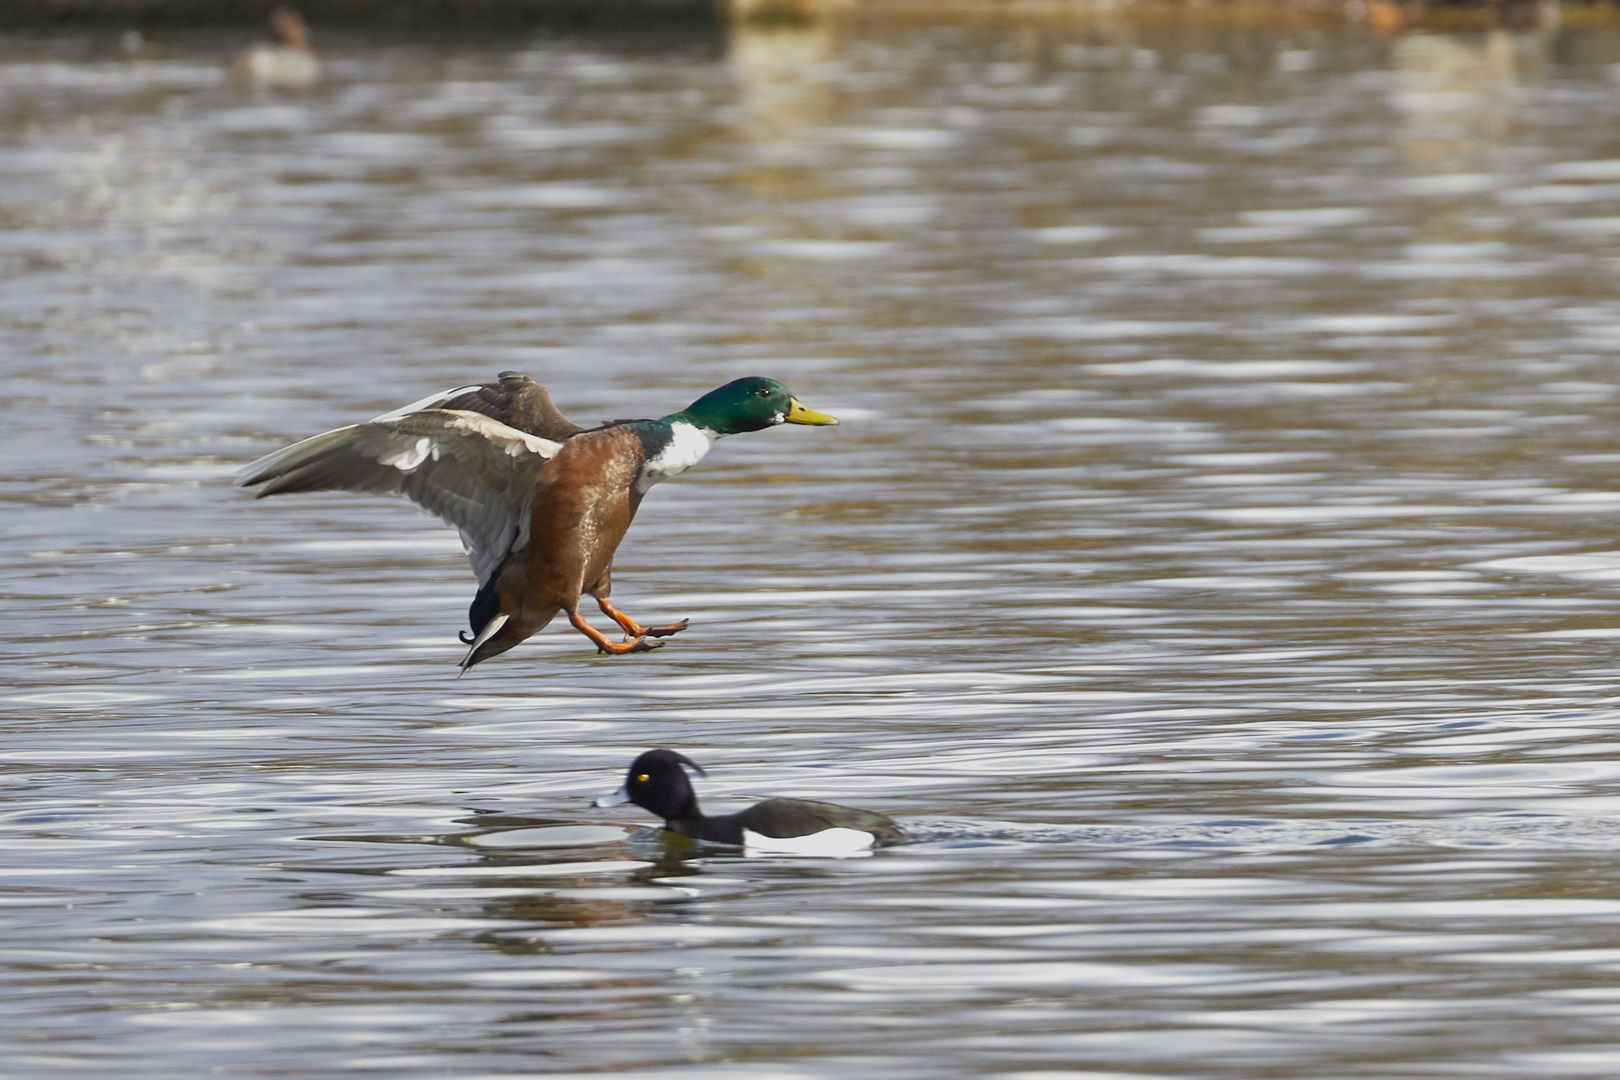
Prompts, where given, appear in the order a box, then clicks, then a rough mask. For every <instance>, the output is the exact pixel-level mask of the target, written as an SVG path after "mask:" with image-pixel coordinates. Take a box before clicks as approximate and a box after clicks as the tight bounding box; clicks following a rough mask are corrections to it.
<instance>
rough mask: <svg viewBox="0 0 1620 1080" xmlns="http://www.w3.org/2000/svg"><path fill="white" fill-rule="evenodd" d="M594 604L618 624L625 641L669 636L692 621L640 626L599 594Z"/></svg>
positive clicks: (678, 631)
mask: <svg viewBox="0 0 1620 1080" xmlns="http://www.w3.org/2000/svg"><path fill="white" fill-rule="evenodd" d="M596 606H597V607H599V608H601V609H602V614H604V615H606V616H607V617H608V618H610V619H612V620H613V621H614V622H616V623H618V624H619V627H620V629H622V630H623V631H624V639H625V640H626V641H629V640H630V639H631V638H644V637H669V635H671V634H678V633H680V632H681V631H682V630H685V629H686V624H687V623H689V622H691V621H692V620H691V619H682V620H681V621H680V622H678V623H676V624H675V625H673V626H642V625H641V624H640V623H638V622H636V620H634V619H632V618H631V617H630V616H628V615H626V614H625V613H624V612H622V611H620V610H619V609H618V608H616V607H614V606H613V605H612V604H611V603H609V602H608V601H606V600H604V599H602V598H601V597H600V596H598V597H597V598H596Z"/></svg>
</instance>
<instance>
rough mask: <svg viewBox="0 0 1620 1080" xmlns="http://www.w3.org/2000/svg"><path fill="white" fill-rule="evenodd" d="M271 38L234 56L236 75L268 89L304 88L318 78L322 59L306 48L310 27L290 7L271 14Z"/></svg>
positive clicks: (308, 86)
mask: <svg viewBox="0 0 1620 1080" xmlns="http://www.w3.org/2000/svg"><path fill="white" fill-rule="evenodd" d="M270 38H271V40H270V41H265V42H260V43H259V44H257V45H254V46H252V47H251V48H249V49H247V50H245V51H244V52H243V53H242V54H241V55H240V56H238V57H237V58H236V66H235V69H234V70H235V73H236V75H237V77H238V78H240V79H242V80H244V81H246V82H249V83H252V84H253V85H254V86H258V87H263V88H264V89H267V90H307V89H309V88H310V87H312V86H314V85H315V84H316V83H318V82H320V80H321V62H320V60H319V59H318V58H317V57H316V56H315V50H314V49H311V48H310V47H309V27H308V25H307V24H306V23H305V22H304V17H303V16H302V15H300V14H298V12H297V11H295V10H293V9H292V8H290V7H278V8H276V9H275V10H274V11H272V12H271V13H270Z"/></svg>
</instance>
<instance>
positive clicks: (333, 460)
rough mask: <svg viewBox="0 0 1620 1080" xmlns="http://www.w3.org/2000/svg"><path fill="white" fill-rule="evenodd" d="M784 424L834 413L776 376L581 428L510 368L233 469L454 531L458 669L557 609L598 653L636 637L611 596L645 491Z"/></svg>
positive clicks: (640, 633)
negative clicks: (368, 495) (593, 608)
mask: <svg viewBox="0 0 1620 1080" xmlns="http://www.w3.org/2000/svg"><path fill="white" fill-rule="evenodd" d="M780 423H797V424H816V425H821V424H836V423H837V421H836V420H834V419H833V418H832V417H830V416H824V415H823V414H821V413H816V412H812V411H811V410H809V409H806V408H805V407H804V406H802V405H800V404H799V403H798V402H797V401H796V400H794V399H793V397H792V395H790V394H789V393H788V392H787V389H786V388H785V387H783V386H782V385H781V384H780V383H778V382H776V381H774V380H772V379H760V378H748V379H738V380H736V381H734V382H731V383H727V384H726V385H725V386H723V387H720V388H719V389H718V390H715V391H712V392H711V393H709V394H706V395H704V396H703V397H702V398H700V399H698V400H697V401H696V402H693V403H692V405H691V406H689V407H688V408H686V409H683V410H682V411H680V412H678V413H671V414H670V415H669V416H666V417H663V418H662V419H659V420H627V421H617V422H614V423H612V424H608V425H606V426H604V427H601V428H596V429H592V430H586V429H584V428H581V427H579V426H578V425H576V424H573V423H571V422H569V421H568V420H567V419H566V418H564V417H563V415H562V414H561V413H560V412H559V411H558V410H557V408H556V406H555V405H553V404H552V402H551V397H550V395H549V394H547V393H546V391H545V389H544V388H543V387H540V386H538V385H536V384H535V383H533V382H531V381H530V380H529V379H528V378H527V377H526V376H523V375H520V374H518V373H516V372H503V373H502V374H501V377H500V381H499V382H498V383H491V384H488V385H484V386H463V387H457V388H455V389H453V390H447V391H445V392H443V393H441V394H435V395H433V396H431V397H427V398H423V399H422V400H421V401H418V402H414V403H412V404H411V405H407V406H405V407H404V408H403V409H397V410H395V411H394V412H390V413H384V414H383V415H382V416H379V417H377V418H376V419H374V420H371V421H369V422H368V423H365V424H355V425H352V426H350V427H346V428H338V429H337V430H335V431H328V432H325V433H324V434H321V435H316V436H314V437H313V438H310V439H305V440H304V441H303V442H301V443H296V444H294V445H292V446H289V447H286V448H285V449H282V450H278V451H276V452H275V453H273V454H269V455H267V456H265V457H263V458H260V459H259V460H258V461H255V462H254V463H253V464H251V465H249V466H247V467H246V468H245V469H243V470H242V472H241V474H240V476H239V477H238V481H239V482H240V483H241V484H243V485H244V486H253V485H258V484H263V485H264V487H263V490H261V491H260V492H259V495H260V497H263V496H265V495H275V494H279V493H283V492H292V491H315V490H333V489H341V490H347V491H372V492H394V493H399V494H403V495H406V496H408V497H409V498H411V499H412V500H414V501H415V502H417V503H418V504H419V505H421V506H423V507H424V508H426V509H428V510H430V511H432V512H433V513H435V514H437V515H439V516H440V517H441V518H443V519H444V520H446V521H448V522H449V523H450V524H452V525H454V526H456V528H457V529H459V530H460V532H461V537H462V541H463V543H464V544H465V546H466V548H467V552H468V557H469V559H470V560H471V562H472V566H473V572H474V573H475V574H477V575H478V580H479V590H478V595H477V596H476V597H475V598H474V600H473V603H472V607H471V609H470V610H469V612H468V616H469V621H470V623H471V626H472V636H471V637H464V638H463V639H462V640H463V641H464V642H466V643H467V644H469V645H470V646H471V648H470V649H469V650H468V652H467V655H466V657H465V658H464V659H463V660H462V662H461V667H462V669H463V670H466V669H467V668H470V667H472V666H473V665H474V664H477V663H479V662H481V661H483V660H487V659H489V658H490V657H491V656H496V655H498V654H500V653H503V652H505V651H506V650H507V649H510V648H511V647H512V646H514V645H516V644H517V643H518V642H520V641H522V640H524V639H525V638H527V637H529V636H530V635H532V634H535V633H537V632H538V631H540V630H541V629H542V628H544V627H545V626H546V625H547V624H548V623H550V622H551V620H552V619H554V618H556V616H557V613H558V612H563V613H566V614H567V615H568V619H569V622H570V623H571V624H572V625H573V626H574V628H575V629H577V630H578V631H579V632H580V633H582V634H584V635H585V636H586V637H588V638H590V639H591V641H592V642H594V643H595V644H596V646H597V648H598V649H600V650H601V651H603V652H606V653H627V652H646V651H648V650H650V649H653V648H656V647H657V646H656V644H654V643H652V642H648V641H647V640H646V639H647V638H649V637H653V638H658V637H667V636H669V635H671V634H675V633H679V632H680V631H681V630H684V629H685V628H686V625H687V624H686V621H685V620H682V621H681V622H679V623H676V624H674V625H671V626H662V627H645V626H642V625H640V624H639V623H637V622H636V621H635V620H633V619H631V618H630V617H629V616H628V615H625V614H624V613H623V612H621V611H619V610H618V609H617V608H615V607H614V606H613V604H612V603H611V602H610V601H609V599H608V597H609V594H610V592H611V590H612V568H613V555H614V553H615V552H616V551H617V550H618V547H619V543H620V542H621V541H622V540H623V539H624V535H625V532H626V531H627V530H628V529H629V528H630V523H631V521H633V520H634V519H635V516H636V510H637V509H638V508H639V507H640V506H641V500H642V497H643V496H644V495H645V494H646V493H647V491H648V490H650V489H651V488H652V486H653V485H654V484H657V483H659V482H661V481H663V480H667V479H669V478H670V477H672V476H678V475H680V474H681V473H682V472H685V471H686V470H687V469H689V468H691V467H692V466H693V465H695V464H697V463H698V462H699V461H701V460H702V459H703V457H704V455H705V454H707V453H708V452H709V449H710V448H711V447H712V446H713V445H714V443H715V442H716V441H718V440H719V439H720V438H722V437H723V436H725V435H730V434H736V433H738V432H742V431H757V430H760V429H762V428H766V427H771V426H774V425H776V424H780ZM584 596H593V597H595V598H596V601H597V604H598V606H599V607H600V608H601V609H602V612H603V613H604V614H605V615H607V616H608V617H609V618H611V619H613V621H614V622H616V623H617V624H618V625H619V627H620V628H621V629H622V630H623V631H624V639H623V640H622V641H619V642H612V641H609V640H608V639H607V638H606V637H604V636H603V635H602V634H601V633H600V632H598V631H597V630H596V629H595V628H594V627H592V626H591V625H590V624H589V623H587V622H586V621H585V620H584V618H583V617H582V616H581V615H580V614H579V603H580V600H581V598H582V597H584Z"/></svg>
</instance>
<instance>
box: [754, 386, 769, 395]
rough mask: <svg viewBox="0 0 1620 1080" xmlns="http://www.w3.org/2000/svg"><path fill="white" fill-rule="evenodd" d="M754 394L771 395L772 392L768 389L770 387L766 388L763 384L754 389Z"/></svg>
mask: <svg viewBox="0 0 1620 1080" xmlns="http://www.w3.org/2000/svg"><path fill="white" fill-rule="evenodd" d="M754 396H755V397H770V396H771V392H770V390H768V389H766V388H765V387H763V386H762V387H760V388H759V389H758V390H755V391H754Z"/></svg>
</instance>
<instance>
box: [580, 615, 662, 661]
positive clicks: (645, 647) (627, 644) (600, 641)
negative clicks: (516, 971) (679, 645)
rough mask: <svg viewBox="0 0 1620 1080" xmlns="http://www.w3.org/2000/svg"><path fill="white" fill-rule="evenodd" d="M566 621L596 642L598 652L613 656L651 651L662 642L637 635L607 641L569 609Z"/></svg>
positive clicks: (594, 628)
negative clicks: (652, 642)
mask: <svg viewBox="0 0 1620 1080" xmlns="http://www.w3.org/2000/svg"><path fill="white" fill-rule="evenodd" d="M568 621H569V622H570V623H572V624H573V627H574V629H575V630H578V631H579V632H580V633H582V634H584V635H585V636H586V637H588V638H590V639H591V640H592V641H593V642H595V643H596V648H597V651H598V652H605V653H611V654H613V655H614V656H619V655H622V654H624V653H633V652H652V651H653V650H654V649H657V648H660V647H661V646H662V644H663V643H662V642H659V643H658V644H657V645H654V644H650V643H649V642H648V641H647V639H646V638H645V637H637V638H636V639H635V640H634V641H622V642H614V641H609V640H608V639H607V638H606V637H604V636H603V635H602V632H601V631H600V630H598V629H597V628H596V627H594V626H592V625H591V624H590V623H588V622H586V621H585V619H584V617H583V616H581V615H580V613H579V612H577V611H570V612H569V613H568Z"/></svg>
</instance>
